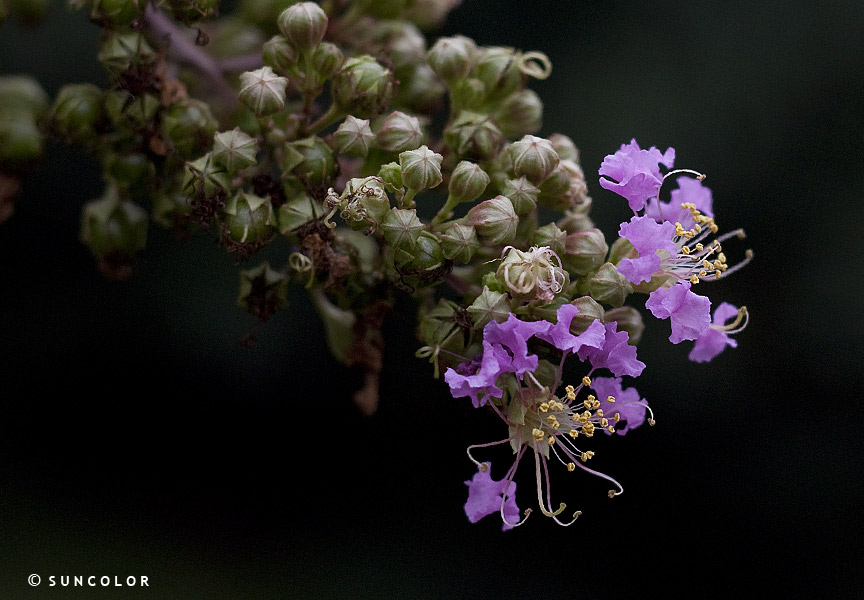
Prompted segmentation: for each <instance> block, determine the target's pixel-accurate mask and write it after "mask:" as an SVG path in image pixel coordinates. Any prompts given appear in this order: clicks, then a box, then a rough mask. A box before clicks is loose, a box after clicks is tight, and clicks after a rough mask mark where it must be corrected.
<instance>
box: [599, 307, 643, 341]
mask: <svg viewBox="0 0 864 600" xmlns="http://www.w3.org/2000/svg"><path fill="white" fill-rule="evenodd" d="M603 322H604V323H617V324H618V331H626V332H627V334H628V335H629V339H628V340H627V343H629V344H630V345H632V346H635V345H636V344H638V343H639V340H641V339H642V332H643V331H645V323H644V321H642V314H641V313H640V312H639V311H638V310H636V309H635V308H633V307H632V306H622V307H620V308H613V309H612V310H610V311H607V312H606V316H605V317H604V318H603Z"/></svg>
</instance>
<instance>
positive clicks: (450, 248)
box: [440, 223, 480, 264]
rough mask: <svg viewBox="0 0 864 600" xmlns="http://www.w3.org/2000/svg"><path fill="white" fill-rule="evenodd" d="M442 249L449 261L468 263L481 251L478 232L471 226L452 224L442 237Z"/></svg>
mask: <svg viewBox="0 0 864 600" xmlns="http://www.w3.org/2000/svg"><path fill="white" fill-rule="evenodd" d="M440 238H441V249H442V250H443V251H444V256H445V257H446V258H448V259H449V260H458V261H459V262H463V263H466V264H467V263H468V262H469V261H470V260H471V257H473V256H474V253H475V252H477V251H478V250H479V249H480V239H479V238H478V237H477V231H475V229H474V227H473V226H471V225H465V224H463V223H450V224H449V225H448V226H447V229H445V230H444V231H443V232H442V233H441V235H440Z"/></svg>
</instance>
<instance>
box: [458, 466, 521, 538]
mask: <svg viewBox="0 0 864 600" xmlns="http://www.w3.org/2000/svg"><path fill="white" fill-rule="evenodd" d="M487 467H489V468H488V469H487V470H486V471H477V473H475V474H474V477H473V478H472V479H471V480H470V481H466V482H465V485H467V486H468V501H467V502H466V503H465V514H466V515H468V520H469V521H471V522H472V523H476V522H477V521H479V520H480V519H482V518H483V517H485V516H487V515H491V514H495V513H499V512H500V511H501V499H502V497H503V498H505V499H504V516H505V518H506V519H507V520H508V521H509V522H511V523H516V522H518V521H519V507H518V506H516V483H515V482H513V481H511V482H510V485H509V486H507V480H506V479H502V480H501V481H495V480H493V479H492V474H491V470H492V469H491V465H490V464H488V463H487ZM504 488H507V495H506V497H505V496H504ZM501 529H503V530H504V531H506V530H508V529H512V525H507V523H504V524H503V525H502V526H501Z"/></svg>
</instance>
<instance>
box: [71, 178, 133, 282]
mask: <svg viewBox="0 0 864 600" xmlns="http://www.w3.org/2000/svg"><path fill="white" fill-rule="evenodd" d="M80 239H81V241H82V242H83V243H84V245H86V246H87V247H88V248H89V249H90V252H91V253H92V254H93V256H94V257H95V258H96V259H97V260H98V261H99V267H100V269H101V270H102V272H103V273H105V275H107V276H108V277H111V278H113V279H125V278H127V277H129V275H131V263H132V260H133V259H134V257H135V255H136V254H137V253H138V252H140V251H141V250H142V249H143V248H144V245H145V244H146V243H147V212H146V211H145V210H144V209H142V208H141V207H140V206H138V205H137V204H135V203H134V202H130V201H128V200H121V199H120V197H119V195H118V194H117V190H116V188H114V187H113V186H111V187H109V188H108V190H106V193H105V195H104V196H103V197H102V198H99V199H97V200H92V201H90V202H88V203H87V204H85V205H84V207H83V209H82V211H81V232H80Z"/></svg>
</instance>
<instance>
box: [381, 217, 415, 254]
mask: <svg viewBox="0 0 864 600" xmlns="http://www.w3.org/2000/svg"><path fill="white" fill-rule="evenodd" d="M381 229H382V231H383V232H384V239H385V240H387V243H388V244H390V245H391V246H393V247H395V248H401V249H403V250H413V249H414V246H416V244H417V238H418V237H420V232H422V231H423V222H422V221H421V220H420V219H419V218H418V217H417V211H416V210H413V209H407V208H391V209H390V211H389V212H388V213H387V216H386V217H384V222H383V223H381Z"/></svg>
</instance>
